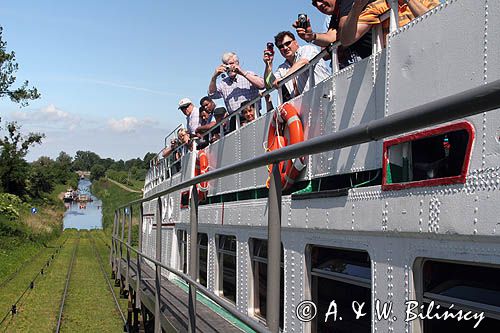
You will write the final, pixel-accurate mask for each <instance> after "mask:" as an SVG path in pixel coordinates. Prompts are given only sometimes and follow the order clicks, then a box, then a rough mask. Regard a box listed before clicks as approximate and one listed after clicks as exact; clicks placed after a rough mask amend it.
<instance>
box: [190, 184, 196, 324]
mask: <svg viewBox="0 0 500 333" xmlns="http://www.w3.org/2000/svg"><path fill="white" fill-rule="evenodd" d="M189 218H190V226H191V237H190V239H191V242H190V248H189V276H190V277H191V279H193V280H194V281H196V280H197V279H198V189H197V188H196V185H193V186H192V187H191V199H190V202H189ZM195 331H196V286H194V285H193V284H191V283H190V284H189V325H188V332H192V333H194V332H195Z"/></svg>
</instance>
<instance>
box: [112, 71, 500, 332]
mask: <svg viewBox="0 0 500 333" xmlns="http://www.w3.org/2000/svg"><path fill="white" fill-rule="evenodd" d="M499 107H500V80H497V81H494V82H491V83H488V84H485V85H482V86H479V87H476V88H473V89H470V90H467V91H465V92H462V93H459V94H455V95H452V96H449V97H445V98H442V99H439V100H436V101H433V102H430V103H427V104H424V105H420V106H417V107H414V108H410V109H408V110H405V111H401V112H399V113H396V114H393V115H390V116H387V117H385V118H382V119H376V120H372V121H370V122H368V123H365V124H361V125H358V126H355V127H351V128H347V129H344V130H341V131H339V132H336V133H332V134H328V135H324V136H321V137H316V138H312V139H309V140H307V141H304V142H301V143H297V144H294V145H291V146H287V147H284V148H281V149H279V150H275V151H272V152H268V153H266V154H264V155H261V156H258V157H255V158H252V159H250V160H246V161H242V162H238V163H234V164H232V165H228V166H226V167H222V168H220V169H216V170H212V171H209V172H207V173H205V174H203V175H200V176H197V177H194V178H191V179H188V180H186V181H183V182H181V183H180V184H177V185H174V186H171V187H169V188H167V189H165V190H163V191H160V192H158V193H156V194H154V195H151V196H149V197H147V198H142V199H138V200H135V201H132V202H129V203H128V204H126V205H122V206H120V207H119V208H118V209H117V210H116V212H115V223H114V225H113V237H112V249H111V253H110V258H111V262H112V264H113V265H114V270H118V271H120V267H121V262H120V260H121V258H122V257H123V251H122V246H123V244H125V246H126V248H127V253H128V252H129V251H130V250H131V249H132V247H131V246H130V241H128V242H127V243H125V241H124V230H125V214H120V211H121V210H123V209H125V208H130V209H131V207H132V206H133V205H140V216H139V249H141V248H142V223H143V216H144V214H143V205H142V203H144V202H149V201H152V200H155V199H156V200H157V204H156V207H157V208H156V213H155V219H156V223H157V227H156V259H152V258H149V257H147V260H150V261H151V262H153V263H154V265H155V267H156V278H155V282H156V286H157V288H156V289H157V290H156V291H155V293H156V306H157V309H155V328H156V329H155V331H156V332H159V331H160V329H161V328H160V326H159V325H160V322H159V315H160V310H159V307H160V304H159V302H160V296H159V295H160V290H159V289H160V285H159V284H160V280H161V268H165V269H166V270H168V271H170V272H172V273H174V274H177V275H179V276H182V277H183V278H188V276H185V275H184V274H182V273H180V272H177V271H176V270H174V269H171V268H168V267H166V266H164V265H163V264H161V254H162V244H161V243H162V242H161V241H162V237H161V229H162V228H161V221H162V216H163V215H162V207H163V205H162V197H163V196H166V195H169V194H170V193H173V192H175V191H178V190H181V189H185V188H191V199H190V206H189V208H190V226H191V229H190V235H191V236H190V237H191V244H197V237H198V232H197V230H198V202H197V201H198V200H197V190H196V184H198V183H201V182H204V181H209V180H212V179H215V178H220V177H224V176H228V175H232V174H235V173H238V172H242V171H247V170H250V169H254V168H257V167H262V166H265V165H268V164H273V165H274V168H273V171H272V177H271V184H270V188H269V194H268V246H269V248H268V267H269V271H268V288H267V291H268V294H267V299H268V300H270V304H268V316H267V326H268V329H269V330H270V331H272V332H278V331H279V327H278V325H279V301H278V300H279V289H280V288H279V283H280V282H279V281H280V272H279V267H280V244H281V182H280V176H279V172H278V169H277V165H278V164H277V163H278V162H281V161H284V160H288V159H290V158H295V157H297V156H303V155H310V154H317V153H321V152H325V151H331V150H336V149H340V148H344V147H348V146H353V145H357V144H362V143H366V142H370V141H376V140H380V139H384V138H387V137H389V136H394V135H399V134H402V133H406V132H409V131H412V130H416V129H419V128H424V127H428V126H433V125H437V124H440V123H444V122H448V121H453V120H457V119H461V118H464V117H468V116H472V115H476V114H479V113H483V112H488V111H491V110H494V109H498V108H499ZM120 215H122V216H123V218H122V220H121V231H122V235H121V239H119V237H118V234H119V231H120V224H119V221H118V220H119V217H120ZM128 230H129V233H130V230H131V220H129V227H128ZM129 239H130V238H129ZM119 250H120V251H119ZM197 250H198V247H197V246H191V247H190V258H197V257H198V255H197ZM133 251H134V252H136V253H137V254H138V256H137V258H139V257H141V258H146V256H145V255H144V254H143V253H142V252H141V251H139V250H135V249H133ZM118 254H119V258H118ZM189 263H190V265H189V272H188V273H189V276H190V277H189V280H188V279H186V280H187V281H189V285H190V295H191V297H192V295H193V293H194V294H195V291H193V290H195V288H198V289H200V290H201V291H202V292H203V293H204V294H205V293H207V296H208V297H210V298H211V299H217V297H216V296H214V295H213V294H211V293H210V292H209V291H207V290H206V289H204V288H201V286H199V285H198V284H197V283H196V282H195V281H194V280H195V279H196V276H197V272H198V269H197V260H190V261H189ZM137 264H138V281H139V282H140V276H141V266H140V260H139V259H138V261H137ZM129 265H130V259H129V255H128V262H127V272H128V266H129ZM118 275H119V276H120V274H118ZM127 276H128V273H127ZM127 279H128V278H127ZM139 282H138V283H139ZM138 290H139V288H138ZM137 297H140V295H139V296H137ZM191 297H190V298H191ZM271 300H272V301H271ZM216 302H217V303H218V304H221V305H222V306H224V303H223V302H221V301H220V300H218V299H217V300H216ZM228 311H230V312H231V313H236V314H238V313H237V312H235V311H236V310H234V309H233V308H232V307H231V306H230V307H229V309H228ZM189 314H190V315H189V320H190V326H189V328H190V329H189V331H190V332H194V327H196V326H195V318H196V303H195V302H194V301H191V302H190V304H189ZM241 316H242V315H241V314H238V316H237V317H238V318H240V317H241ZM246 319H247V320H250V319H248V318H246ZM253 323H254V321H250V324H253ZM259 325H260V326H259ZM259 325H256V326H251V325H249V326H250V327H252V328H253V329H256V330H257V331H261V329H260V327H261V326H262V325H261V324H260V323H259Z"/></svg>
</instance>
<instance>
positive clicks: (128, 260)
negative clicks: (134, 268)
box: [125, 206, 132, 291]
mask: <svg viewBox="0 0 500 333" xmlns="http://www.w3.org/2000/svg"><path fill="white" fill-rule="evenodd" d="M128 210H129V218H128V230H127V245H128V246H131V245H132V206H129V207H128ZM129 277H130V249H129V247H127V271H126V272H125V290H126V291H129Z"/></svg>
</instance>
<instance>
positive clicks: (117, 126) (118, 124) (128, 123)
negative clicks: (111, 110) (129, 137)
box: [108, 117, 153, 133]
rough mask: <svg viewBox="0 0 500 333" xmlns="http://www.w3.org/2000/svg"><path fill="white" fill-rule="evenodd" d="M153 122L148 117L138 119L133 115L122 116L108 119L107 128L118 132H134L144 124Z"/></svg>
mask: <svg viewBox="0 0 500 333" xmlns="http://www.w3.org/2000/svg"><path fill="white" fill-rule="evenodd" d="M152 123H153V121H152V120H150V119H142V120H139V119H137V118H135V117H124V118H122V119H118V120H117V119H114V118H112V119H110V120H108V126H109V128H110V129H111V130H112V131H114V132H118V133H125V132H134V131H136V130H138V129H140V128H142V127H144V126H146V125H151V124H152Z"/></svg>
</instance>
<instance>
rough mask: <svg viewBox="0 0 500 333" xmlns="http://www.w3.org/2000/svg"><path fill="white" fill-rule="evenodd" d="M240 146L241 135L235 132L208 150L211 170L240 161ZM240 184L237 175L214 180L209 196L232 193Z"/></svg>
mask: <svg viewBox="0 0 500 333" xmlns="http://www.w3.org/2000/svg"><path fill="white" fill-rule="evenodd" d="M239 146H240V140H239V134H238V132H237V131H234V132H232V133H229V134H228V135H226V136H225V137H224V139H220V140H218V141H217V142H215V143H213V144H212V145H210V147H208V148H206V149H205V152H206V153H207V157H208V165H209V166H210V169H217V168H220V167H223V166H227V165H231V164H233V163H235V162H237V161H238V160H239V155H238V154H239V153H238V151H239V149H240V148H239ZM238 182H239V177H238V175H237V174H235V175H231V176H227V177H223V178H220V179H215V180H212V181H210V182H209V188H210V189H209V195H213V194H215V193H217V194H221V193H227V192H232V191H234V189H235V185H237V184H238ZM236 188H237V187H236Z"/></svg>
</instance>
